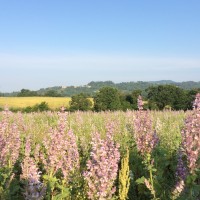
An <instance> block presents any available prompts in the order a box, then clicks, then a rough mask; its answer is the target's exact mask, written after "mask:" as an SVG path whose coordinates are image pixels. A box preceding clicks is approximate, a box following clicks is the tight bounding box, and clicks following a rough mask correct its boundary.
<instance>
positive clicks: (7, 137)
mask: <svg viewBox="0 0 200 200" xmlns="http://www.w3.org/2000/svg"><path fill="white" fill-rule="evenodd" d="M11 115H12V112H10V111H9V110H8V109H7V108H6V109H5V110H4V111H3V119H2V121H1V122H0V152H1V153H0V199H1V198H2V199H5V198H6V195H8V193H9V187H10V184H11V182H12V180H13V179H14V178H15V174H14V172H13V169H14V165H15V164H16V162H17V160H18V157H19V152H20V144H21V139H20V132H19V130H18V127H17V125H16V124H15V123H10V122H9V117H11Z"/></svg>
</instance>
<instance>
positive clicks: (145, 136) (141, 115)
mask: <svg viewBox="0 0 200 200" xmlns="http://www.w3.org/2000/svg"><path fill="white" fill-rule="evenodd" d="M137 103H138V111H137V112H136V117H135V120H134V139H135V142H136V147H137V151H138V152H139V154H140V155H141V156H142V158H143V163H144V164H145V166H146V168H147V170H148V171H149V178H144V177H142V178H140V179H138V180H137V181H136V182H137V183H139V184H140V183H144V184H145V185H146V187H147V188H148V189H149V190H150V192H151V194H152V196H153V199H157V197H156V191H155V188H154V177H153V171H156V169H155V167H154V159H153V158H152V152H153V150H154V149H155V147H156V145H157V144H158V142H159V138H158V136H157V134H156V131H155V130H154V129H153V124H152V120H151V116H150V113H149V111H148V110H147V111H145V110H143V101H142V97H141V96H139V97H138V101H137Z"/></svg>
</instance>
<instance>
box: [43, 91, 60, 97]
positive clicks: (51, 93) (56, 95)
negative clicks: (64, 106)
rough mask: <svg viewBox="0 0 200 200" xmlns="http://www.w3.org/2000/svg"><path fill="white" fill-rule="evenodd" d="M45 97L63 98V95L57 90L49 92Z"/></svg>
mask: <svg viewBox="0 0 200 200" xmlns="http://www.w3.org/2000/svg"><path fill="white" fill-rule="evenodd" d="M44 96H45V97H61V96H62V95H61V94H59V93H58V92H57V91H56V90H48V91H47V92H46V93H45V94H44Z"/></svg>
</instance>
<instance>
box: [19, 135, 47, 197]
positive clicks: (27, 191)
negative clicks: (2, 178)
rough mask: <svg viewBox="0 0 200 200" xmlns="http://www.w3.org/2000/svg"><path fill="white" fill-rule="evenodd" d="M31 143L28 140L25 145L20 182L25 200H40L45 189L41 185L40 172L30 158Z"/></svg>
mask: <svg viewBox="0 0 200 200" xmlns="http://www.w3.org/2000/svg"><path fill="white" fill-rule="evenodd" d="M30 153H31V143H30V139H29V138H28V139H27V141H26V145H25V158H24V160H23V163H22V165H21V167H22V174H21V177H20V178H21V180H22V181H23V183H24V193H23V195H24V198H25V199H27V200H42V199H43V198H44V196H45V193H46V187H45V186H44V184H42V183H41V181H40V178H41V172H39V169H38V167H37V165H36V162H35V160H34V158H32V157H30Z"/></svg>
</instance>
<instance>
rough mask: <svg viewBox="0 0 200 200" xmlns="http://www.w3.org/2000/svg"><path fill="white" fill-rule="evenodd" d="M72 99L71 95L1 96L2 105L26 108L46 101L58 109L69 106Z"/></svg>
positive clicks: (0, 104)
mask: <svg viewBox="0 0 200 200" xmlns="http://www.w3.org/2000/svg"><path fill="white" fill-rule="evenodd" d="M70 100H71V98H70V97H0V107H4V106H8V107H9V108H25V107H27V106H34V105H35V104H40V103H41V102H44V101H45V102H46V103H48V105H49V107H50V108H51V109H56V108H59V107H61V106H64V107H69V102H70Z"/></svg>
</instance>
